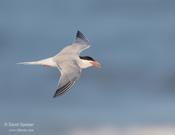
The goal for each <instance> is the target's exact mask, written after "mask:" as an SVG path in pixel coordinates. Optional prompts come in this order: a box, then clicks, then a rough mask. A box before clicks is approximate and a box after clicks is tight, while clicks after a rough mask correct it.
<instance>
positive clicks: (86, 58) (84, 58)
mask: <svg viewBox="0 0 175 135" xmlns="http://www.w3.org/2000/svg"><path fill="white" fill-rule="evenodd" d="M80 59H83V60H90V61H95V60H94V59H93V58H92V57H89V56H80Z"/></svg>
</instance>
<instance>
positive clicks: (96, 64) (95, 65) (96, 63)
mask: <svg viewBox="0 0 175 135" xmlns="http://www.w3.org/2000/svg"><path fill="white" fill-rule="evenodd" d="M91 64H92V65H93V67H96V68H101V64H100V62H98V61H92V62H91Z"/></svg>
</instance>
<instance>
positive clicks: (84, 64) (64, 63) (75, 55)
mask: <svg viewBox="0 0 175 135" xmlns="http://www.w3.org/2000/svg"><path fill="white" fill-rule="evenodd" d="M89 47H90V43H89V41H88V39H87V38H86V37H85V36H84V34H83V33H81V32H80V31H77V33H76V39H75V41H74V42H73V43H72V44H71V45H68V46H66V47H65V48H63V49H62V50H61V51H60V52H59V53H58V54H56V55H55V56H53V57H50V58H46V59H42V60H38V61H32V62H20V63H17V64H25V65H42V66H46V67H54V68H57V69H58V70H59V71H60V73H61V75H60V79H59V82H58V88H57V90H56V92H55V94H54V96H53V97H57V96H61V95H64V94H65V93H66V92H67V91H68V90H70V89H71V87H72V86H73V85H74V84H75V82H76V81H77V80H79V78H80V75H81V71H82V69H85V68H88V67H97V68H100V67H101V64H100V63H99V62H98V61H96V60H94V59H93V58H92V57H90V56H80V53H81V52H82V51H84V50H85V49H87V48H89Z"/></svg>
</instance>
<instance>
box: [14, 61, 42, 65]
mask: <svg viewBox="0 0 175 135" xmlns="http://www.w3.org/2000/svg"><path fill="white" fill-rule="evenodd" d="M16 64H23V65H41V64H40V62H39V61H31V62H19V63H16Z"/></svg>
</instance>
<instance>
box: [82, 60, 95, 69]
mask: <svg viewBox="0 0 175 135" xmlns="http://www.w3.org/2000/svg"><path fill="white" fill-rule="evenodd" d="M79 66H80V68H82V69H84V68H88V67H91V66H92V64H91V63H90V62H89V61H88V60H83V59H80V61H79Z"/></svg>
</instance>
